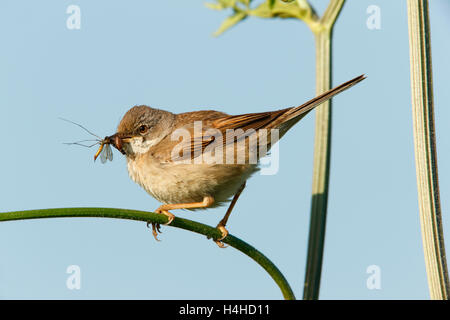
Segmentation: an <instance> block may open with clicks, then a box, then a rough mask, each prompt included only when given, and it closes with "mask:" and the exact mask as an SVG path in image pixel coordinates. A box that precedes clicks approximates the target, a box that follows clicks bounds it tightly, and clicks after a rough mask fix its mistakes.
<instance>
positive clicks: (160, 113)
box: [97, 75, 365, 247]
mask: <svg viewBox="0 0 450 320" xmlns="http://www.w3.org/2000/svg"><path fill="white" fill-rule="evenodd" d="M363 79H365V77H364V75H361V76H359V77H356V78H354V79H352V80H350V81H348V82H345V83H343V84H341V85H340V86H338V87H336V88H334V89H331V90H329V91H327V92H325V93H323V94H321V95H319V96H318V97H316V98H314V99H312V100H310V101H308V102H306V103H304V104H302V105H301V106H298V107H292V108H287V109H282V110H278V111H269V112H262V113H250V114H242V115H228V114H226V113H223V112H219V111H212V110H208V111H194V112H186V113H181V114H173V113H171V112H168V111H164V110H160V109H155V108H150V107H148V106H143V105H142V106H135V107H133V108H131V109H130V110H128V112H127V113H126V114H125V115H124V117H123V118H122V120H121V121H120V124H119V126H118V128H117V133H115V134H114V135H112V136H110V137H106V138H105V139H104V140H103V143H102V145H103V144H104V143H107V144H112V145H113V146H114V147H115V148H116V149H117V150H119V151H120V152H121V153H122V154H124V155H125V156H126V159H127V166H128V173H129V175H130V177H131V179H132V180H133V181H135V182H136V183H138V184H139V185H140V186H141V187H142V188H144V189H145V191H147V193H149V194H150V195H151V196H153V197H154V198H155V199H157V200H158V201H160V202H162V203H163V205H161V206H160V207H159V208H158V209H156V210H155V212H156V213H161V214H164V215H166V216H167V217H168V219H169V221H168V223H167V224H170V223H171V222H172V221H173V219H174V215H173V214H172V213H171V212H170V211H169V210H174V209H189V210H195V209H205V208H210V207H216V206H220V205H222V204H224V203H227V202H229V201H230V200H231V203H230V205H229V207H228V210H227V211H226V213H225V216H224V217H223V218H222V220H221V221H220V222H219V224H218V225H217V228H218V229H219V230H220V231H221V233H222V237H221V238H220V239H216V240H214V241H215V242H216V243H217V244H218V245H219V246H220V247H223V243H222V242H221V240H223V239H224V238H225V237H226V236H227V235H228V231H227V229H226V228H225V226H226V223H227V221H228V218H229V216H230V214H231V211H232V210H233V207H234V205H235V203H236V201H237V199H238V198H239V195H240V194H241V192H242V190H243V189H244V187H245V182H246V181H247V179H248V178H249V177H250V176H251V175H252V174H253V173H255V172H256V171H258V170H259V167H258V161H259V159H260V158H261V157H263V156H264V155H265V154H266V153H267V151H268V150H270V147H271V146H272V145H273V144H274V143H275V142H277V141H278V140H279V139H280V138H281V137H282V136H283V135H284V134H285V133H286V132H287V131H288V130H289V129H290V128H291V127H292V126H293V125H294V124H296V123H297V122H298V121H299V120H300V119H302V118H303V117H304V116H305V115H306V114H307V113H308V112H309V111H311V110H312V109H313V108H314V107H316V106H318V105H320V104H321V103H323V102H325V101H327V100H328V99H330V98H331V97H333V96H334V95H336V94H338V93H340V92H342V91H344V90H346V89H348V88H350V87H351V86H353V85H355V84H356V83H358V82H360V81H362V80H363ZM224 137H226V138H227V139H224ZM230 137H231V138H230ZM180 138H181V141H180ZM255 142H256V143H255ZM99 151H100V150H99ZM98 153H99V152H98ZM98 153H97V155H98ZM152 229H153V235H154V237H155V238H156V239H157V234H158V232H160V226H159V225H157V224H152Z"/></svg>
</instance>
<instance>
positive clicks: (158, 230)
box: [147, 208, 175, 241]
mask: <svg viewBox="0 0 450 320" xmlns="http://www.w3.org/2000/svg"><path fill="white" fill-rule="evenodd" d="M155 213H159V214H163V215H165V216H167V218H168V220H169V221H167V222H166V223H164V225H165V226H167V225H169V224H171V223H172V221H173V219H175V216H174V215H173V214H172V213H170V212H169V211H167V210H164V209H160V208H158V209H156V210H155ZM150 224H151V225H152V234H153V237H154V238H155V240H156V241H160V240H159V239H158V234H159V233H162V232H161V225H160V224H159V223H155V222H147V228H149V226H150Z"/></svg>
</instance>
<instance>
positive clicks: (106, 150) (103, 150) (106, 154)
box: [94, 137, 113, 163]
mask: <svg viewBox="0 0 450 320" xmlns="http://www.w3.org/2000/svg"><path fill="white" fill-rule="evenodd" d="M99 155H100V160H101V162H102V163H105V162H106V161H107V160H109V161H112V160H113V153H112V150H111V138H110V137H105V139H103V140H102V141H100V147H99V148H98V150H97V152H96V153H95V155H94V161H95V160H97V157H98V156H99Z"/></svg>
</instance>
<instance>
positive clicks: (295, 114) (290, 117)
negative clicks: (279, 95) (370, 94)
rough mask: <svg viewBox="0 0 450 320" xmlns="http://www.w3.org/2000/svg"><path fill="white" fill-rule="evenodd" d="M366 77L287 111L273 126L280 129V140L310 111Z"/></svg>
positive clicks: (347, 83) (342, 85) (348, 82)
mask: <svg viewBox="0 0 450 320" xmlns="http://www.w3.org/2000/svg"><path fill="white" fill-rule="evenodd" d="M365 78H366V76H365V75H363V74H362V75H360V76H358V77H356V78H354V79H352V80H349V81H347V82H344V83H343V84H341V85H339V86H337V87H335V88H333V89H331V90H328V91H327V92H324V93H322V94H320V95H318V96H317V97H315V98H313V99H311V100H309V101H308V102H305V103H304V104H302V105H301V106H298V107H292V108H289V109H286V111H285V112H284V113H283V114H282V115H280V116H279V117H277V118H276V119H275V120H274V121H273V122H272V123H271V124H270V127H271V128H278V129H279V130H280V138H281V136H282V135H283V134H284V133H286V132H287V131H288V130H289V129H290V128H291V127H292V126H293V125H294V124H296V123H297V122H298V121H300V119H302V118H303V117H304V116H305V115H306V114H307V113H308V112H309V111H311V110H312V109H314V108H315V107H317V106H318V105H320V104H322V103H324V102H325V101H327V100H329V99H331V98H332V97H334V96H335V95H337V94H339V93H341V92H342V91H345V90H347V89H348V88H350V87H352V86H354V85H355V84H357V83H358V82H360V81H362V80H364V79H365Z"/></svg>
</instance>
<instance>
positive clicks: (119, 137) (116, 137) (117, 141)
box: [106, 132, 131, 154]
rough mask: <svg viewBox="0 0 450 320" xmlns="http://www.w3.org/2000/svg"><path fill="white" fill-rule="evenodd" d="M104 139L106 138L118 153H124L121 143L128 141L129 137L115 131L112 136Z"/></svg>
mask: <svg viewBox="0 0 450 320" xmlns="http://www.w3.org/2000/svg"><path fill="white" fill-rule="evenodd" d="M106 139H108V140H109V143H110V144H112V145H113V146H114V147H115V148H116V149H117V150H119V151H120V153H122V154H125V151H124V150H123V144H124V143H128V142H130V140H131V137H129V136H127V135H125V134H122V133H120V132H117V133H115V134H113V135H112V136H109V137H107V138H106Z"/></svg>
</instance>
